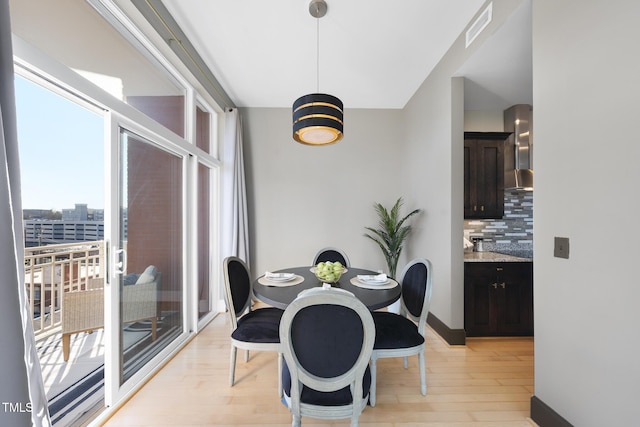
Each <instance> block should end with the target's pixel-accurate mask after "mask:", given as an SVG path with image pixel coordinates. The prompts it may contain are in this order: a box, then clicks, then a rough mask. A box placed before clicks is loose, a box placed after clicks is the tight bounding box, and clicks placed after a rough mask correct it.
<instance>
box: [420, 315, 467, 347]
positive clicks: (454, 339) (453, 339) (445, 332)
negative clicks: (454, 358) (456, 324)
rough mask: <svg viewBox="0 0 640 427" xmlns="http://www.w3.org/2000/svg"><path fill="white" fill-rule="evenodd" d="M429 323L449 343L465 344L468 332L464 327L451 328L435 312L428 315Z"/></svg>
mask: <svg viewBox="0 0 640 427" xmlns="http://www.w3.org/2000/svg"><path fill="white" fill-rule="evenodd" d="M427 324H428V325H429V326H431V327H432V328H433V330H434V331H436V332H437V333H438V335H440V336H441V337H442V338H443V339H444V340H445V341H446V342H447V343H448V344H449V345H465V344H466V342H467V334H466V333H465V332H464V329H451V328H449V327H448V326H447V325H446V324H445V323H444V322H443V321H442V320H440V319H438V318H437V317H436V316H434V315H433V313H429V315H428V316H427Z"/></svg>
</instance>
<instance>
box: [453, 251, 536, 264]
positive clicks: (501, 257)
mask: <svg viewBox="0 0 640 427" xmlns="http://www.w3.org/2000/svg"><path fill="white" fill-rule="evenodd" d="M532 261H533V259H531V258H521V257H517V256H512V255H505V254H500V253H497V252H465V253H464V262H532Z"/></svg>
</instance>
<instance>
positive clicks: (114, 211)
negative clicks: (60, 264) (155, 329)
mask: <svg viewBox="0 0 640 427" xmlns="http://www.w3.org/2000/svg"><path fill="white" fill-rule="evenodd" d="M107 121H108V124H107V126H106V128H107V131H106V132H105V175H106V176H105V185H106V187H107V188H105V195H106V199H107V200H105V247H106V250H105V252H106V258H107V265H108V267H107V280H106V281H105V349H106V350H105V404H106V406H107V407H109V406H113V405H114V404H115V403H116V402H119V401H122V400H123V399H124V398H125V397H126V396H127V395H129V394H130V393H132V392H134V391H135V390H136V389H137V387H139V385H140V384H141V383H142V381H143V380H144V379H145V378H146V377H148V376H149V375H150V374H151V373H152V372H153V371H154V370H155V369H156V368H157V367H158V366H159V365H160V364H161V363H162V362H163V361H164V360H166V359H167V358H169V357H170V356H171V354H172V353H173V352H175V351H176V350H178V349H179V348H180V347H181V346H182V345H184V343H185V342H186V340H187V338H188V337H189V335H190V334H192V333H193V332H189V331H194V330H195V329H196V325H194V324H193V321H192V318H193V316H192V315H190V313H192V312H193V306H192V303H191V299H190V298H189V293H190V291H189V289H190V287H191V284H192V279H191V278H190V277H189V276H190V275H191V273H190V271H189V270H191V268H190V267H189V265H188V262H187V260H188V259H189V258H190V254H191V250H190V246H192V245H190V241H191V240H192V239H191V234H190V230H189V224H188V223H189V222H190V221H189V218H190V216H189V215H183V221H182V224H181V226H182V235H183V239H182V242H181V244H182V260H181V262H182V265H183V266H184V267H185V268H183V272H182V276H183V277H182V283H183V287H182V301H183V304H182V305H183V307H182V317H183V319H182V324H183V329H182V332H181V333H180V335H179V336H178V337H177V338H176V339H174V340H173V341H172V342H171V343H169V344H168V345H167V347H165V348H164V349H162V350H161V351H160V352H159V353H158V354H157V355H156V356H154V357H153V359H152V360H151V361H150V362H149V363H147V364H146V365H145V366H144V367H142V368H141V369H140V370H139V371H138V372H136V373H135V374H133V375H132V376H131V378H129V379H128V380H127V381H125V382H124V383H122V384H121V383H120V382H121V376H120V375H121V372H122V359H121V354H122V348H121V342H120V332H121V325H120V286H119V285H120V280H121V279H120V277H121V276H120V275H119V274H117V273H116V268H117V266H118V262H120V261H121V260H120V259H119V258H118V252H117V249H119V248H116V246H114V245H115V244H116V242H118V241H119V237H118V236H120V212H118V210H119V205H120V202H119V198H120V184H121V183H120V182H119V181H120V176H119V175H120V174H119V167H120V165H119V159H120V134H121V129H124V130H126V131H128V132H130V133H133V134H136V135H138V136H140V137H141V138H144V139H145V140H147V141H149V142H151V143H153V144H154V145H156V147H157V148H158V149H161V150H164V151H167V152H169V153H171V154H174V155H176V156H179V157H181V158H182V164H183V169H182V178H183V184H182V186H183V188H182V200H181V208H182V212H183V213H186V212H189V211H190V210H189V209H188V206H189V205H191V204H192V203H193V202H192V200H190V199H191V197H190V195H189V192H188V187H189V186H190V184H189V182H190V180H189V174H190V170H191V168H192V167H191V166H190V165H189V163H190V162H189V159H190V157H191V156H190V155H189V153H188V151H187V150H185V149H183V148H181V147H180V145H181V144H182V141H181V140H180V139H179V137H175V140H173V141H172V140H171V139H172V138H171V137H172V135H165V136H161V135H160V134H159V133H154V132H152V131H150V130H149V129H148V128H146V127H144V126H141V125H139V124H137V123H135V122H133V121H132V120H130V119H128V118H126V117H124V116H122V115H120V114H118V113H115V112H109V113H108V114H107ZM163 133H165V132H163Z"/></svg>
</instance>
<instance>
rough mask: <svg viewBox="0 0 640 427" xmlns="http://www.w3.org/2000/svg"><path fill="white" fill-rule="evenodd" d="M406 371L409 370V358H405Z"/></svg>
mask: <svg viewBox="0 0 640 427" xmlns="http://www.w3.org/2000/svg"><path fill="white" fill-rule="evenodd" d="M404 369H409V358H408V357H407V356H405V357H404Z"/></svg>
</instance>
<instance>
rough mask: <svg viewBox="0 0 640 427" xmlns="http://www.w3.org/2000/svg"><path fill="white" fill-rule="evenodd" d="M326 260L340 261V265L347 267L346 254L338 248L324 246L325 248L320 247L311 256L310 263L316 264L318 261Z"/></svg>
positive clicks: (347, 259)
mask: <svg viewBox="0 0 640 427" xmlns="http://www.w3.org/2000/svg"><path fill="white" fill-rule="evenodd" d="M326 261H331V262H336V261H340V262H341V263H342V265H344V266H345V267H349V258H348V257H347V254H346V253H345V252H344V251H342V250H340V249H338V248H333V247H326V248H322V249H320V250H319V251H318V253H317V254H316V256H315V257H313V264H312V265H316V264H318V263H319V262H326Z"/></svg>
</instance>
